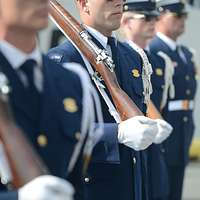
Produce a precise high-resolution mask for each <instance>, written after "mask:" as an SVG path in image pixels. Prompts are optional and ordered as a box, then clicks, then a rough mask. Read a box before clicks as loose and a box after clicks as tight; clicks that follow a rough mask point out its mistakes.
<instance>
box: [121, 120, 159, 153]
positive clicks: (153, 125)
mask: <svg viewBox="0 0 200 200" xmlns="http://www.w3.org/2000/svg"><path fill="white" fill-rule="evenodd" d="M157 132H158V126H157V122H156V121H155V120H152V119H150V118H147V117H144V116H136V117H132V118H130V119H128V120H125V121H123V122H121V123H120V124H119V128H118V141H119V143H122V144H124V145H126V146H128V147H130V148H132V149H134V150H136V151H139V150H144V149H146V148H147V147H148V146H149V145H151V144H152V143H153V141H154V140H155V137H156V135H157Z"/></svg>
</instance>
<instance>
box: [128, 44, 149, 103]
mask: <svg viewBox="0 0 200 200" xmlns="http://www.w3.org/2000/svg"><path fill="white" fill-rule="evenodd" d="M127 43H128V44H129V45H130V46H131V47H132V48H133V49H134V50H135V51H137V53H138V54H139V55H140V56H141V58H142V61H143V66H142V81H143V87H144V91H143V95H144V103H145V104H147V103H148V101H149V100H150V96H151V94H152V92H153V89H152V85H151V75H152V73H153V70H152V66H151V64H150V62H149V59H148V57H147V55H146V53H145V52H144V50H143V49H142V48H140V47H139V46H138V45H136V44H135V43H134V42H132V41H128V42H127Z"/></svg>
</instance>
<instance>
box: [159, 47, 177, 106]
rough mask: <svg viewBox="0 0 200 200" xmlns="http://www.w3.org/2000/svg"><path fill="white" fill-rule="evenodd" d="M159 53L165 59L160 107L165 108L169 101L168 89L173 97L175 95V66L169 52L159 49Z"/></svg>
mask: <svg viewBox="0 0 200 200" xmlns="http://www.w3.org/2000/svg"><path fill="white" fill-rule="evenodd" d="M157 54H158V55H159V56H160V57H161V58H162V59H163V60H164V61H165V77H164V78H165V81H164V89H163V95H162V101H161V106H160V108H161V109H163V108H164V107H165V105H166V103H167V98H168V90H169V96H170V98H171V99H173V98H174V97H175V87H174V83H173V75H174V66H173V63H172V60H171V59H170V57H169V56H168V55H167V54H165V53H163V52H162V51H159V52H158V53H157Z"/></svg>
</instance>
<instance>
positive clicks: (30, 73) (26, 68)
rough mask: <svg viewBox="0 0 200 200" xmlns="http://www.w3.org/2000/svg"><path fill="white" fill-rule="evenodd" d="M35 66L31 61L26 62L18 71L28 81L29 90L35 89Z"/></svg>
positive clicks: (34, 62) (33, 61)
mask: <svg viewBox="0 0 200 200" xmlns="http://www.w3.org/2000/svg"><path fill="white" fill-rule="evenodd" d="M35 66H36V61H35V60H33V59H29V60H26V62H24V63H23V64H22V66H21V67H20V70H21V71H22V72H23V73H24V75H25V76H26V78H27V81H28V88H29V89H34V90H35V89H36V87H35V84H34V67H35Z"/></svg>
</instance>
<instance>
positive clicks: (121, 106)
mask: <svg viewBox="0 0 200 200" xmlns="http://www.w3.org/2000/svg"><path fill="white" fill-rule="evenodd" d="M50 15H51V18H52V19H53V21H54V22H55V23H56V24H57V25H58V27H59V29H60V30H61V31H62V32H63V33H64V35H67V36H68V37H69V38H70V39H71V40H72V41H73V43H74V44H75V45H76V46H77V47H78V48H79V49H80V50H81V52H82V53H83V55H84V56H85V57H86V58H87V59H88V61H89V62H90V63H91V64H92V66H93V67H94V68H95V70H96V71H97V72H98V74H100V76H101V77H102V78H103V80H104V82H105V85H106V87H107V88H108V90H109V92H110V95H111V97H112V100H113V102H114V104H115V107H116V109H117V111H118V113H119V115H120V117H121V120H126V119H128V118H131V117H134V116H138V115H143V113H142V112H141V111H140V110H139V108H138V107H137V106H136V105H135V103H134V102H133V101H132V99H131V98H130V97H129V96H128V95H127V94H126V93H125V92H124V91H123V90H122V89H121V88H120V86H119V84H118V81H117V78H116V75H115V73H114V71H113V63H112V59H111V58H110V57H109V56H107V55H106V53H105V51H104V50H101V49H99V48H98V47H97V46H96V45H95V44H94V43H93V42H92V40H91V38H90V36H89V34H88V33H87V31H86V30H85V28H84V27H83V26H82V25H81V24H80V23H79V22H77V20H76V19H75V18H74V17H73V16H72V15H70V13H68V12H67V11H66V10H65V9H64V8H63V7H62V6H61V5H60V4H59V3H58V2H57V1H56V0H50Z"/></svg>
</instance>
